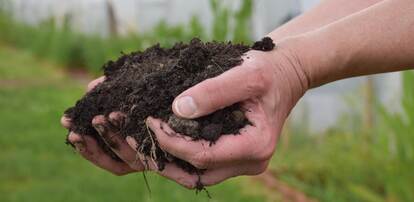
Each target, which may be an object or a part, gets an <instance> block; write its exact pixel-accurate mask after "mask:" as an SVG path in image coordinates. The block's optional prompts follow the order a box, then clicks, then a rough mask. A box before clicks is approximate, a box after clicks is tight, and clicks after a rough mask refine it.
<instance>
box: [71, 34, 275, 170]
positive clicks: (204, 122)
mask: <svg viewBox="0 0 414 202" xmlns="http://www.w3.org/2000/svg"><path fill="white" fill-rule="evenodd" d="M269 39H270V38H269ZM269 39H267V38H264V39H263V40H262V41H261V42H256V43H255V45H254V46H253V47H252V49H256V50H262V51H269V50H272V49H273V47H274V44H273V42H272V41H271V39H270V41H269ZM250 49H251V48H250V47H249V46H246V45H242V44H232V43H218V42H207V43H203V42H201V41H200V40H199V39H193V40H192V41H191V42H190V43H189V44H184V43H177V44H175V45H174V46H173V47H172V48H161V47H160V46H159V45H155V46H152V47H150V48H148V49H146V50H145V51H143V52H141V51H137V52H133V53H131V54H127V55H122V56H121V57H120V58H119V59H118V60H116V61H110V62H108V63H107V64H105V65H104V67H103V69H104V75H105V77H106V79H105V81H104V82H102V83H101V84H99V85H97V86H96V87H95V89H93V90H91V91H90V92H88V93H87V94H86V95H85V96H84V97H83V98H81V99H80V100H79V101H77V103H76V105H75V106H74V107H71V108H69V109H67V110H66V111H65V114H66V116H68V117H69V118H71V119H72V127H71V128H70V129H69V130H70V131H73V132H75V133H78V134H82V135H88V136H92V137H93V138H95V139H96V140H97V142H98V144H99V145H100V146H101V147H102V148H103V149H104V151H105V152H107V153H108V154H109V155H111V156H112V157H113V158H114V159H118V160H119V158H118V157H117V156H116V155H115V154H114V153H113V152H112V151H111V150H110V148H109V147H108V146H107V145H106V144H105V143H104V141H103V140H102V139H101V138H100V136H99V134H98V133H97V131H96V130H95V129H94V128H93V126H92V124H91V123H92V119H93V118H94V117H95V116H96V115H105V116H108V115H109V113H111V112H114V111H120V112H123V113H124V114H126V117H127V118H126V119H125V120H124V121H123V122H122V123H121V124H119V125H120V126H119V128H117V129H118V130H119V131H120V134H121V135H122V136H123V137H126V136H127V135H128V136H132V137H133V138H135V139H136V140H137V142H138V144H139V145H140V146H139V148H137V149H138V150H139V151H141V152H142V153H143V154H145V155H146V156H148V157H154V155H155V157H156V158H154V159H156V162H157V164H158V168H159V169H160V170H163V169H164V167H165V164H166V163H175V164H176V165H178V166H179V167H180V168H182V169H184V170H185V171H187V172H189V173H197V174H201V173H202V170H199V169H197V168H195V167H194V166H192V165H191V164H189V163H187V162H185V161H183V160H181V159H178V158H176V157H174V156H172V155H170V154H168V153H166V152H164V151H162V150H161V149H160V147H159V146H158V142H157V140H156V137H155V135H153V134H151V133H150V132H149V131H148V128H147V126H146V124H145V119H146V118H147V117H148V116H152V117H155V118H160V119H162V120H163V121H165V122H168V124H169V125H170V127H172V128H173V129H174V130H175V131H176V132H177V133H181V134H184V135H187V136H190V137H192V139H193V140H199V139H204V140H207V141H209V142H211V144H214V142H215V141H217V140H218V139H219V138H220V136H221V135H222V134H238V131H239V130H240V129H241V128H242V127H244V126H245V125H247V124H249V122H248V120H247V119H246V118H245V117H244V113H243V109H241V107H240V105H239V103H236V104H234V105H231V106H228V107H226V108H224V109H221V110H219V111H216V112H214V113H212V114H210V115H207V116H204V117H201V118H197V119H193V120H185V119H181V118H178V117H177V116H175V115H174V114H173V112H172V109H171V104H172V102H173V100H174V98H175V97H176V96H178V95H179V94H180V93H181V92H183V91H184V90H186V89H188V88H190V87H192V86H194V85H195V84H197V83H200V82H201V81H203V80H205V79H207V78H212V77H215V76H217V75H219V74H221V73H223V72H224V71H227V70H229V69H230V68H232V67H235V66H238V65H240V64H241V63H242V61H243V60H242V58H241V56H242V55H243V54H244V53H245V52H247V51H249V50H250ZM154 144H155V145H154ZM153 148H155V150H154V149H153Z"/></svg>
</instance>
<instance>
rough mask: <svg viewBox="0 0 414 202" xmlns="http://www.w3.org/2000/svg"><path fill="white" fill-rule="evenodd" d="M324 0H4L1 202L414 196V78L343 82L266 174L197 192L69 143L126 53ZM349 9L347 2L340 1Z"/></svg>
mask: <svg viewBox="0 0 414 202" xmlns="http://www.w3.org/2000/svg"><path fill="white" fill-rule="evenodd" d="M317 3H318V0H292V1H283V0H256V1H254V0H227V1H218V0H197V1H184V0H122V1H121V0H119V1H114V0H112V1H111V0H72V1H65V0H0V201H368V202H371V201H372V202H376V201H378V202H381V201H384V202H399V201H401V202H405V201H414V172H413V170H414V134H413V131H414V130H413V129H414V73H413V72H409V71H408V72H403V73H392V74H383V75H376V76H370V77H359V78H353V79H348V80H343V81H339V82H336V83H333V84H329V85H326V86H323V87H321V88H318V89H315V90H311V91H310V92H308V93H307V94H306V95H305V96H304V98H303V99H302V100H301V101H300V103H299V104H298V106H297V107H296V108H295V110H294V111H293V112H292V114H291V117H290V118H289V121H288V122H287V124H286V126H285V128H284V132H283V133H284V134H283V135H282V137H281V140H280V141H279V143H278V148H277V151H276V153H275V155H274V157H273V159H272V162H271V165H270V167H269V169H268V171H267V172H265V173H264V174H262V175H260V176H256V177H238V178H236V179H232V180H229V181H227V182H225V183H222V184H220V185H217V186H214V187H211V188H209V189H208V190H209V192H210V194H211V196H212V199H208V197H207V195H206V194H205V193H204V192H201V193H199V194H198V195H196V194H195V192H194V191H191V190H186V189H183V188H181V187H179V186H178V185H176V184H175V183H173V182H170V181H168V180H165V179H162V178H160V177H157V176H156V175H152V174H149V176H148V181H149V185H150V187H151V191H152V192H149V191H148V190H147V188H146V187H145V182H144V179H143V176H142V174H140V173H139V174H132V175H128V176H125V177H114V176H112V175H111V174H109V173H107V172H105V171H102V170H100V169H98V168H95V167H94V166H92V165H91V164H89V163H88V162H86V161H85V160H83V159H81V158H80V157H79V156H78V155H76V153H75V152H74V151H73V150H72V149H71V148H70V147H68V146H66V145H65V144H64V141H65V135H66V133H67V132H66V131H65V130H64V129H63V128H61V127H60V124H59V119H60V116H61V115H62V112H63V111H64V110H65V109H66V108H67V107H69V106H72V105H73V104H74V103H75V101H76V100H77V99H78V98H80V97H81V96H82V95H83V93H84V90H85V85H86V84H87V83H88V81H90V80H91V79H93V78H94V77H97V76H98V75H100V74H101V73H102V72H101V67H102V65H103V64H104V63H105V62H106V61H108V60H110V59H116V58H117V57H118V56H120V54H121V52H125V53H128V52H131V51H135V50H143V49H145V48H147V47H149V46H150V45H152V44H155V43H160V44H161V45H162V46H167V47H168V46H171V45H172V44H174V43H175V42H178V41H189V40H190V39H191V38H193V37H199V38H201V39H202V40H205V41H208V40H217V41H226V40H232V41H236V42H243V43H246V44H250V43H251V42H252V41H254V40H257V39H260V38H261V37H262V36H264V35H265V34H267V33H268V32H270V31H271V30H273V29H274V28H276V27H278V26H279V25H281V24H283V23H285V22H287V21H289V20H290V19H292V18H294V17H295V16H297V15H299V14H300V13H302V12H304V11H306V10H308V9H310V8H311V7H312V6H314V5H315V4H317ZM338 9H340V8H338Z"/></svg>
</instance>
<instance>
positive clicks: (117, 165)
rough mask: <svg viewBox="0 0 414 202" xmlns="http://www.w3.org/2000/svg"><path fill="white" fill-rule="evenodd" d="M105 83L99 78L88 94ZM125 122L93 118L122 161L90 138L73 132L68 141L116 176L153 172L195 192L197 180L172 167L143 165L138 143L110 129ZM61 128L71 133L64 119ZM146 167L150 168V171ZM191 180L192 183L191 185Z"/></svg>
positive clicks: (117, 115) (120, 118)
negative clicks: (115, 158)
mask: <svg viewBox="0 0 414 202" xmlns="http://www.w3.org/2000/svg"><path fill="white" fill-rule="evenodd" d="M104 79H105V78H104V77H100V78H98V79H96V80H93V81H92V82H90V83H89V84H88V87H87V91H90V90H92V89H93V88H94V87H95V86H96V85H98V84H99V83H101V82H103V81H104ZM124 118H125V116H124V115H123V114H122V113H120V112H112V113H111V114H110V115H109V117H108V118H105V117H104V116H102V115H99V116H96V117H94V119H93V121H92V124H93V126H94V127H95V129H96V130H97V131H98V132H99V134H100V135H101V137H102V139H103V140H104V141H105V143H106V144H107V145H108V146H109V147H110V148H111V149H112V151H113V152H114V153H115V154H117V156H118V157H119V158H120V159H121V160H122V161H117V160H114V159H113V158H112V157H111V156H109V155H108V154H107V153H105V152H104V151H103V149H102V148H101V147H99V145H98V144H97V142H96V140H95V139H94V138H92V137H90V136H88V135H81V134H76V133H74V132H70V134H69V136H68V140H69V141H70V142H71V143H72V144H73V145H74V146H75V148H76V151H77V152H78V153H79V154H80V155H81V156H82V157H83V158H85V159H86V160H88V161H90V162H92V163H93V164H94V165H96V166H98V167H100V168H102V169H105V170H107V171H109V172H111V173H113V174H115V175H126V174H129V173H133V172H141V171H144V170H151V171H155V172H158V174H160V175H162V176H164V177H167V178H168V179H171V180H174V181H175V182H178V183H179V184H181V185H183V186H185V187H187V188H192V187H193V181H194V180H196V179H197V176H194V175H190V174H188V173H186V172H184V171H183V170H182V169H180V168H178V167H177V166H175V165H173V164H167V165H166V166H165V169H164V170H163V171H158V169H157V167H156V165H155V164H154V163H153V162H148V164H144V163H143V161H145V157H144V156H143V155H140V154H139V153H138V152H137V151H136V148H138V147H137V145H136V143H135V141H131V140H133V138H132V137H127V138H126V140H125V139H123V138H121V135H120V134H118V131H117V130H116V128H114V127H110V126H109V125H108V123H109V122H110V123H111V126H115V127H116V126H118V127H119V125H120V123H121V122H122V121H123V119H124ZM61 124H62V126H64V127H65V128H67V129H69V128H70V126H71V120H70V119H69V118H67V117H65V116H63V117H62V118H61ZM144 165H148V167H146V166H144ZM188 179H191V181H190V180H188Z"/></svg>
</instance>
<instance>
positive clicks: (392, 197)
mask: <svg viewBox="0 0 414 202" xmlns="http://www.w3.org/2000/svg"><path fill="white" fill-rule="evenodd" d="M401 106H402V112H401V113H395V112H389V111H387V110H385V108H384V107H382V106H378V107H377V109H378V112H379V114H380V116H379V117H378V120H377V121H378V122H377V123H376V125H375V128H372V129H371V130H373V131H372V133H373V134H375V136H374V137H373V138H372V139H367V138H364V137H365V135H364V134H363V133H364V132H366V131H364V130H362V129H359V130H351V129H349V128H341V129H337V130H330V131H328V132H326V134H323V135H321V134H319V135H317V136H309V135H306V134H292V135H291V143H290V145H289V146H290V149H288V150H287V151H283V155H282V156H280V155H278V156H277V157H276V158H275V159H274V160H275V161H274V162H273V166H274V167H273V169H275V170H276V171H277V172H278V173H280V174H281V176H280V178H282V179H283V180H285V181H287V182H289V183H290V184H292V185H294V186H295V187H298V188H300V189H301V190H303V191H304V192H306V193H307V194H309V195H311V196H313V197H316V198H318V199H320V200H321V201H344V202H345V201H393V202H405V201H414V192H413V191H412V190H414V173H413V172H412V171H413V169H414V135H413V133H412V131H414V123H413V122H412V117H413V116H414V110H413V109H414V108H413V107H414V73H413V72H405V73H403V96H402V97H401ZM344 124H346V123H343V122H340V123H338V125H344ZM357 127H358V128H361V127H360V126H357ZM339 128H340V127H339ZM349 131H351V132H349Z"/></svg>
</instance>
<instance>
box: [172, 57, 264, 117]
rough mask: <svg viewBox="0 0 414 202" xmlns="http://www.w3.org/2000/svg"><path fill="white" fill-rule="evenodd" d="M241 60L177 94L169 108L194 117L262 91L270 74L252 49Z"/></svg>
mask: <svg viewBox="0 0 414 202" xmlns="http://www.w3.org/2000/svg"><path fill="white" fill-rule="evenodd" d="M246 58H250V59H245V61H244V63H243V64H242V65H240V66H237V67H234V68H232V69H230V70H228V71H226V72H224V73H223V74H221V75H219V76H217V77H214V78H211V79H207V80H205V81H203V82H201V83H199V84H197V85H195V86H194V87H192V88H190V89H188V90H186V91H184V92H183V93H182V94H180V95H179V96H177V98H176V99H175V100H174V102H173V104H172V109H173V111H174V113H175V114H176V115H177V116H180V117H183V118H197V117H200V116H203V115H207V114H209V113H211V112H214V111H216V110H218V109H221V108H224V107H226V106H230V105H232V104H234V103H237V102H240V101H243V100H246V99H248V98H251V97H255V96H258V95H260V94H262V93H263V92H264V91H265V89H266V88H267V87H268V86H269V85H268V84H269V83H270V78H269V77H270V74H269V73H268V72H264V69H263V68H259V67H260V66H263V65H260V64H259V63H264V61H260V60H257V59H255V58H256V57H254V52H253V53H252V52H250V56H249V57H246Z"/></svg>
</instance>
